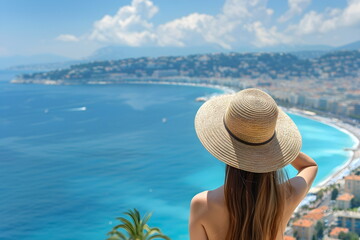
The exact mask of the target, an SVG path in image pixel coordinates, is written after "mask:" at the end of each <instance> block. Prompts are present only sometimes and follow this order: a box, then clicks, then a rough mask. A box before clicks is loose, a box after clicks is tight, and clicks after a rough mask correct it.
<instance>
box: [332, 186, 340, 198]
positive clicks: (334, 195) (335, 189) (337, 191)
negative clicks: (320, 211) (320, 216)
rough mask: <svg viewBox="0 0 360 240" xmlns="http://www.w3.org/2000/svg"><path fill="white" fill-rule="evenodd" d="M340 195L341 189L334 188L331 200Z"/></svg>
mask: <svg viewBox="0 0 360 240" xmlns="http://www.w3.org/2000/svg"><path fill="white" fill-rule="evenodd" d="M338 195H339V190H338V189H337V188H334V189H333V190H332V191H331V200H335V199H336V198H337V196H338Z"/></svg>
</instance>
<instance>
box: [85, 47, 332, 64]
mask: <svg viewBox="0 0 360 240" xmlns="http://www.w3.org/2000/svg"><path fill="white" fill-rule="evenodd" d="M332 49H333V48H332V47H330V46H326V45H300V46H295V45H281V46H275V47H266V48H256V47H254V46H246V47H241V48H235V49H231V50H227V49H224V48H221V47H218V46H216V45H205V46H198V47H127V46H108V47H103V48H100V49H98V50H96V51H95V52H94V53H93V54H92V55H90V57H88V58H87V59H88V60H91V61H94V60H95V61H103V60H118V59H126V58H138V57H160V56H186V55H192V54H206V53H219V52H222V53H228V52H240V53H243V52H297V51H307V52H310V51H317V52H319V51H323V52H326V51H330V50H332ZM318 56H319V55H317V54H316V57H318Z"/></svg>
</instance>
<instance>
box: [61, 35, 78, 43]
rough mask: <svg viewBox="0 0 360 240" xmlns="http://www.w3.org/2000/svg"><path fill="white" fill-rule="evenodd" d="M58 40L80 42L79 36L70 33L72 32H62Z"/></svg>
mask: <svg viewBox="0 0 360 240" xmlns="http://www.w3.org/2000/svg"><path fill="white" fill-rule="evenodd" d="M56 40H58V41H62V42H78V41H79V38H77V37H76V36H74V35H70V34H61V35H59V36H58V37H57V38H56Z"/></svg>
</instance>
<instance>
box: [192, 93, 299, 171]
mask: <svg viewBox="0 0 360 240" xmlns="http://www.w3.org/2000/svg"><path fill="white" fill-rule="evenodd" d="M233 97H234V95H221V96H218V97H215V98H212V99H210V100H208V101H207V102H205V103H204V104H203V105H202V106H201V107H200V109H199V110H198V112H197V114H196V117H195V130H196V134H197V136H198V138H199V139H200V141H201V143H202V145H203V146H204V147H205V148H206V149H207V150H208V151H209V152H210V153H211V154H212V155H213V156H214V157H215V158H217V159H219V160H220V161H222V162H224V163H226V164H228V165H230V166H232V167H235V168H238V169H242V170H245V171H249V172H255V173H265V172H272V171H275V170H278V169H280V168H283V167H284V166H286V165H288V164H289V163H291V162H292V161H293V160H295V158H296V157H297V156H298V155H299V152H300V149H301V142H302V140H301V135H300V132H299V130H298V128H297V127H296V125H295V123H294V122H293V121H292V120H291V118H290V117H289V116H288V115H287V114H286V113H285V112H284V111H282V110H281V109H280V108H278V110H279V113H278V118H277V122H276V127H275V135H274V137H273V138H272V139H271V140H270V141H269V142H267V143H266V144H263V145H257V146H252V145H248V144H245V143H243V142H240V141H238V140H237V139H235V138H234V137H233V136H231V134H230V133H229V132H228V130H227V129H226V128H225V124H224V115H225V113H226V110H227V107H228V106H229V103H230V102H231V100H232V99H233Z"/></svg>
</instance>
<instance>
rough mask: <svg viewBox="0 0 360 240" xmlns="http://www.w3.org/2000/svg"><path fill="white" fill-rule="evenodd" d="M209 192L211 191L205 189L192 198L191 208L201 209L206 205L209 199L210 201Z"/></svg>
mask: <svg viewBox="0 0 360 240" xmlns="http://www.w3.org/2000/svg"><path fill="white" fill-rule="evenodd" d="M208 192H209V191H204V192H201V193H198V194H196V195H195V196H194V197H193V198H192V199H191V204H190V207H191V209H194V210H200V209H202V208H204V207H206V205H207V201H208V199H207V198H208V197H207V196H208Z"/></svg>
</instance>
